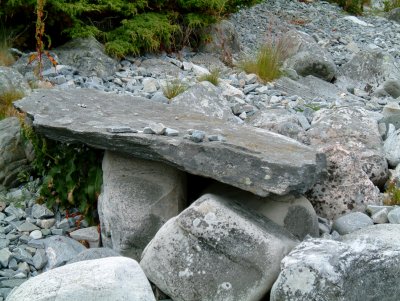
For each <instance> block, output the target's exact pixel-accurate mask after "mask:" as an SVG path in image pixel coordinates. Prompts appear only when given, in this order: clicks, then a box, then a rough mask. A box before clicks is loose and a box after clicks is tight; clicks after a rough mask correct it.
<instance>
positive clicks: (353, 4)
mask: <svg viewBox="0 0 400 301" xmlns="http://www.w3.org/2000/svg"><path fill="white" fill-rule="evenodd" d="M333 2H336V3H337V4H339V6H340V7H342V8H343V9H344V10H345V11H347V12H348V13H350V14H353V15H361V14H362V13H363V11H364V5H365V4H370V2H371V0H334V1H333Z"/></svg>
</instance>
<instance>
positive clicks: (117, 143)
mask: <svg viewBox="0 0 400 301" xmlns="http://www.w3.org/2000/svg"><path fill="white" fill-rule="evenodd" d="M43 99H46V101H43ZM82 104H84V106H82ZM15 105H16V106H17V107H18V108H20V109H21V110H22V111H25V112H27V113H28V115H29V116H32V118H34V120H35V122H34V127H35V130H37V131H38V132H39V133H42V134H43V135H45V136H46V137H48V138H50V139H54V140H58V141H63V142H69V143H72V142H82V143H86V144H88V145H90V146H92V147H95V148H100V149H110V150H116V149H118V151H119V152H121V153H125V154H128V155H131V156H135V157H138V158H142V159H146V160H155V161H160V162H164V163H167V164H169V165H172V166H174V167H177V168H179V169H181V170H184V171H187V172H188V173H191V174H195V175H200V176H203V177H208V178H212V179H215V180H217V181H219V182H223V183H226V184H229V185H231V186H235V187H238V188H240V189H243V190H247V191H250V192H252V193H254V194H257V195H260V196H267V195H268V194H269V193H275V194H279V195H284V194H288V193H289V192H298V193H304V192H305V191H307V190H308V189H309V188H310V187H311V186H312V185H313V184H314V183H315V180H316V179H317V178H318V177H319V174H320V172H321V170H322V169H323V168H324V167H325V157H324V155H322V154H320V153H316V152H315V151H314V150H313V149H312V148H310V147H307V146H305V145H303V144H301V143H299V142H297V141H295V140H293V139H290V138H287V137H284V136H281V135H278V134H276V133H271V132H269V131H266V130H263V129H259V128H254V127H249V126H244V125H238V124H234V123H229V122H227V121H226V120H221V119H218V118H213V117H209V116H206V115H204V114H199V113H196V112H194V111H193V110H192V109H191V108H190V107H185V108H182V107H180V106H175V105H164V104H159V103H156V102H153V101H149V100H148V99H143V98H139V97H131V96H129V95H115V94H111V93H104V92H99V91H95V90H89V89H70V90H56V89H51V90H40V91H37V92H35V93H33V94H32V95H31V96H28V97H25V98H24V99H23V100H19V101H17V102H16V103H15ZM152 123H162V124H164V125H165V127H168V128H171V129H175V130H177V131H178V132H179V133H181V134H180V135H178V136H173V137H168V136H164V135H154V134H145V133H143V131H142V129H144V128H145V127H148V126H149V124H152ZM110 128H111V129H112V128H117V129H118V128H122V129H128V130H130V131H129V132H124V133H121V132H119V133H118V132H117V133H115V132H114V133H112V132H110V131H109V130H110ZM189 130H198V131H202V132H204V133H206V134H207V135H208V136H209V135H220V136H222V137H225V138H226V139H225V142H221V141H206V140H204V141H203V142H201V143H195V142H192V141H191V140H189V139H185V136H184V133H187V132H188V131H189ZM139 131H140V132H139Z"/></svg>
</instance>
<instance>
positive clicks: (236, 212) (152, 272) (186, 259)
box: [140, 194, 296, 301]
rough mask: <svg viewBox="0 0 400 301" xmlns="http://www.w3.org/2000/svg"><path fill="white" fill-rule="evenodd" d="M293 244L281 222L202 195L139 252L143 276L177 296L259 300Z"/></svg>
mask: <svg viewBox="0 0 400 301" xmlns="http://www.w3.org/2000/svg"><path fill="white" fill-rule="evenodd" d="M295 245H296V240H295V238H294V237H293V236H292V235H291V234H290V233H289V232H287V231H285V230H284V229H283V228H281V227H280V226H278V225H276V224H275V223H273V222H271V221H270V220H268V219H267V218H265V217H262V216H261V215H258V214H256V213H255V212H253V211H248V210H244V209H243V208H242V207H241V206H239V205H238V204H237V203H235V202H232V201H229V200H225V199H223V198H221V197H218V196H216V195H213V194H206V195H203V196H202V197H201V198H200V199H198V200H197V201H196V202H194V203H193V204H192V205H191V206H190V207H189V208H188V209H186V210H185V211H183V212H182V213H181V214H180V215H179V216H178V217H176V218H173V219H170V220H169V221H168V222H167V223H166V224H165V225H164V226H163V227H162V228H161V229H160V231H159V232H158V233H157V235H156V236H155V238H154V239H153V240H152V241H151V242H150V244H149V245H148V246H147V247H146V249H145V251H144V252H143V257H142V260H141V262H140V265H141V267H142V268H143V270H144V272H145V274H146V276H147V277H148V278H149V279H150V280H151V281H152V282H153V283H155V284H156V285H157V287H158V288H160V289H161V290H162V291H163V292H165V293H166V294H168V295H169V296H170V297H171V298H172V299H173V300H176V301H195V300H214V301H216V300H221V301H222V300H224V301H227V300H231V301H233V300H242V301H246V300H254V301H255V300H260V298H261V297H262V296H263V295H264V294H265V293H266V292H267V291H268V290H269V289H270V287H271V285H272V284H273V282H274V281H275V279H276V276H277V271H278V270H279V262H280V260H281V259H282V258H283V256H284V254H287V253H288V252H289V251H290V250H291V249H292V248H293V247H294V246H295Z"/></svg>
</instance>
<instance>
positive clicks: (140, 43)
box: [0, 0, 260, 57]
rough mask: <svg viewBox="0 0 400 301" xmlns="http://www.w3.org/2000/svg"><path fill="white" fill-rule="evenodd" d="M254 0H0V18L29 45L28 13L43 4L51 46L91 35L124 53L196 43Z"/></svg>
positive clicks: (31, 35) (32, 33)
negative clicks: (208, 31) (228, 16)
mask: <svg viewBox="0 0 400 301" xmlns="http://www.w3.org/2000/svg"><path fill="white" fill-rule="evenodd" d="M257 2H260V0H101V1H99V0H47V1H44V0H3V1H1V6H2V9H1V10H0V18H2V19H3V20H5V25H6V26H7V27H8V28H16V29H17V30H19V31H20V32H24V33H25V34H24V35H21V37H20V38H19V39H18V41H16V42H17V43H16V44H17V45H16V47H19V48H22V46H25V47H28V48H29V47H30V48H34V45H35V41H34V37H35V28H34V24H35V22H34V21H35V15H34V13H33V12H34V11H36V9H37V7H39V8H40V3H42V4H43V5H44V10H43V18H42V20H43V21H44V22H45V23H46V27H47V34H48V35H49V36H51V37H52V38H53V39H52V41H53V45H55V46H57V45H60V44H63V43H65V42H66V41H67V40H68V39H70V38H76V37H88V36H94V37H96V38H97V39H98V40H99V41H101V42H103V43H104V44H105V45H106V50H107V51H108V53H109V54H111V55H113V56H115V57H123V56H125V55H128V54H139V53H143V52H156V51H163V50H165V51H173V50H179V49H180V48H181V47H182V46H184V45H190V46H193V47H196V46H197V45H198V43H199V42H201V41H203V40H204V39H206V38H207V34H206V33H205V31H204V29H205V28H206V27H207V26H209V25H210V24H212V23H214V22H216V21H218V20H220V19H221V18H222V17H224V16H226V15H227V14H229V13H231V12H234V11H236V10H238V9H239V8H240V7H242V6H248V5H253V4H255V3H257ZM39 11H40V10H39Z"/></svg>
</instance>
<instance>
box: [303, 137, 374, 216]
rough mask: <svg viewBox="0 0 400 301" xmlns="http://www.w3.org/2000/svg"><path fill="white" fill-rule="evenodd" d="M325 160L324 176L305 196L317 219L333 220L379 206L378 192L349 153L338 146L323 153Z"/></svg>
mask: <svg viewBox="0 0 400 301" xmlns="http://www.w3.org/2000/svg"><path fill="white" fill-rule="evenodd" d="M323 151H324V153H325V154H326V156H327V157H328V167H327V175H325V176H323V177H321V178H320V179H319V180H318V181H317V183H316V184H315V185H314V187H313V188H312V189H311V190H310V191H309V192H308V193H307V198H308V199H309V200H310V201H311V203H312V204H313V206H314V208H315V211H316V212H317V214H318V215H320V216H323V217H326V218H328V219H331V220H333V219H335V218H337V217H339V216H341V215H343V214H345V213H348V212H352V211H365V209H366V207H367V205H381V204H382V200H381V197H380V193H379V189H378V188H377V187H376V186H375V185H374V184H373V183H372V182H371V180H370V179H369V177H368V175H367V174H366V173H365V171H364V170H363V168H362V165H361V164H360V162H359V160H358V159H357V157H356V155H355V154H354V153H353V152H350V151H348V150H346V149H344V148H342V147H341V146H335V145H333V146H328V147H327V148H326V149H323Z"/></svg>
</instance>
